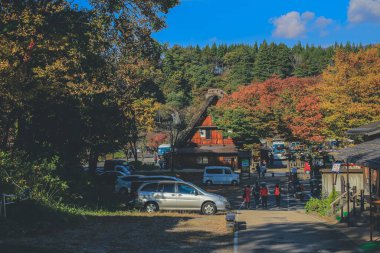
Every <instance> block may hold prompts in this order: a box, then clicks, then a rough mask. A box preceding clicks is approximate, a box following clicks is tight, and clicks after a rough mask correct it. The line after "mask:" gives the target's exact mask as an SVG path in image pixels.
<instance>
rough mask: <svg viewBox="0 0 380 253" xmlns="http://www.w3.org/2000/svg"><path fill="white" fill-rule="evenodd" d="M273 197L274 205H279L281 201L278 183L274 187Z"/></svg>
mask: <svg viewBox="0 0 380 253" xmlns="http://www.w3.org/2000/svg"><path fill="white" fill-rule="evenodd" d="M274 197H275V198H276V206H277V207H280V203H281V188H280V186H279V185H278V184H276V186H275V187H274Z"/></svg>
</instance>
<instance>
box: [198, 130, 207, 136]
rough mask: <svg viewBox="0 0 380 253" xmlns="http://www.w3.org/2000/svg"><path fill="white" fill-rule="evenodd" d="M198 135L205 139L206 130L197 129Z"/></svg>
mask: <svg viewBox="0 0 380 253" xmlns="http://www.w3.org/2000/svg"><path fill="white" fill-rule="evenodd" d="M199 134H200V136H201V138H205V137H206V130H205V129H199Z"/></svg>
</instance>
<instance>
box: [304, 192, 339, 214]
mask: <svg viewBox="0 0 380 253" xmlns="http://www.w3.org/2000/svg"><path fill="white" fill-rule="evenodd" d="M336 198H337V193H336V191H333V192H332V193H330V195H329V196H328V197H327V198H321V199H318V198H311V199H309V201H308V202H307V203H306V205H305V208H306V212H308V213H318V214H319V215H321V216H327V215H330V214H331V207H330V205H331V203H332V202H334V200H335V199H336Z"/></svg>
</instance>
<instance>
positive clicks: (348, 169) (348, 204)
mask: <svg viewBox="0 0 380 253" xmlns="http://www.w3.org/2000/svg"><path fill="white" fill-rule="evenodd" d="M347 224H348V225H350V168H349V165H348V158H347Z"/></svg>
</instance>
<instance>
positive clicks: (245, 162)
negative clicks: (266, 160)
mask: <svg viewBox="0 0 380 253" xmlns="http://www.w3.org/2000/svg"><path fill="white" fill-rule="evenodd" d="M241 172H242V174H243V173H244V172H248V178H251V171H250V167H249V159H242V160H241Z"/></svg>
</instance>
